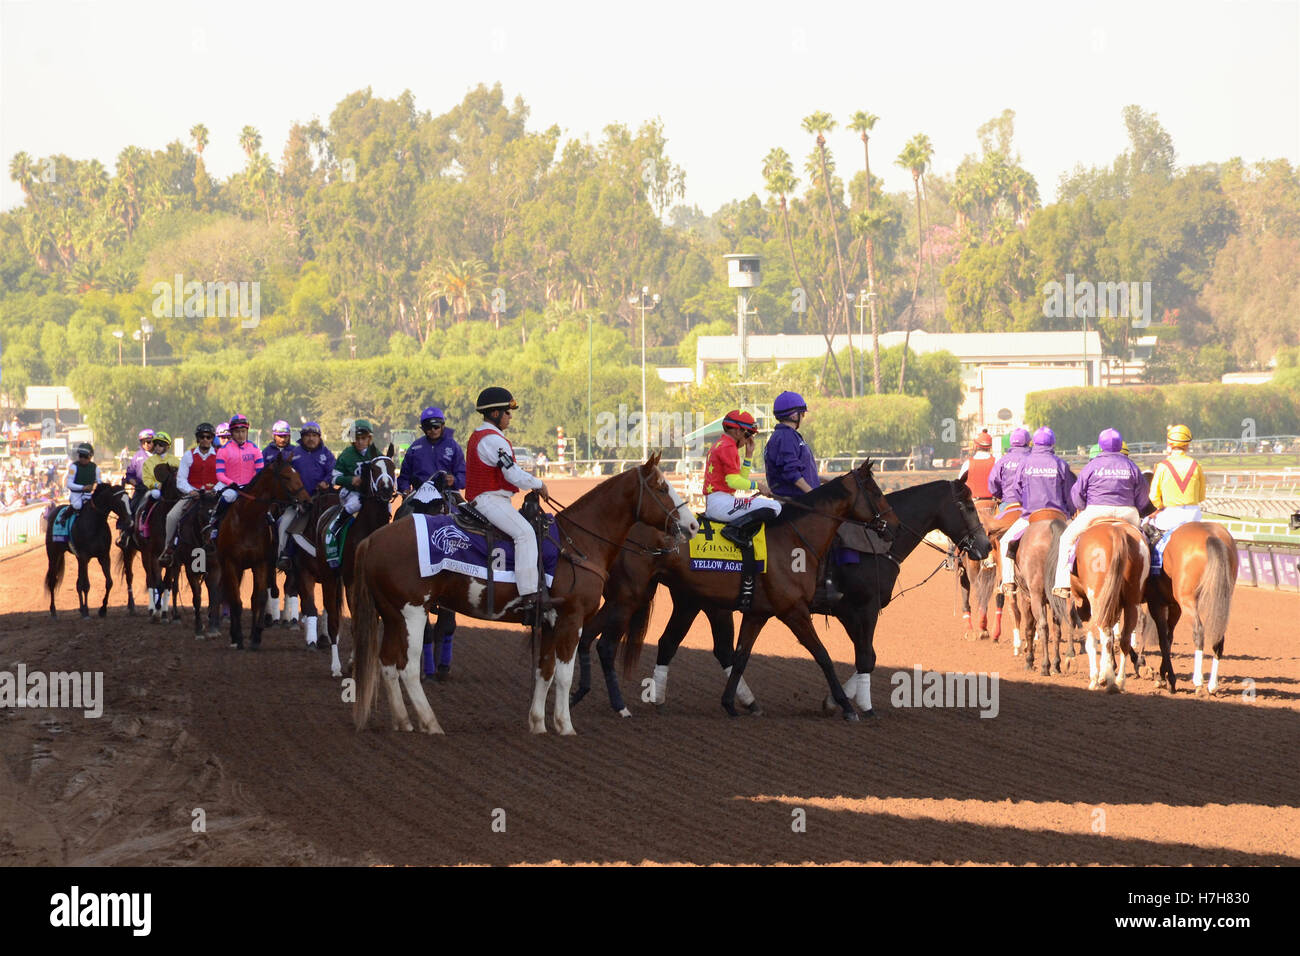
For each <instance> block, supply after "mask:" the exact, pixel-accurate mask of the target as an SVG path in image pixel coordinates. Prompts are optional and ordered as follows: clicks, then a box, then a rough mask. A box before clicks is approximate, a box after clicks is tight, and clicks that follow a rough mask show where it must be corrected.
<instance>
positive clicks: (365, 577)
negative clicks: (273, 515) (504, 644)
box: [349, 453, 696, 735]
mask: <svg viewBox="0 0 1300 956" xmlns="http://www.w3.org/2000/svg"><path fill="white" fill-rule="evenodd" d="M683 515H686V516H687V517H686V518H683ZM555 521H556V525H557V529H558V532H559V540H560V541H561V543H562V546H561V548H560V561H559V564H558V565H557V566H556V569H555V577H554V583H553V584H552V586H551V589H550V590H551V593H552V595H554V597H552V599H551V606H550V607H549V608H547V609H546V610H545V611H544V612H543V613H542V615H541V623H540V626H539V634H540V640H539V642H538V648H537V662H536V668H537V669H536V671H535V672H534V678H535V680H534V685H533V695H532V706H531V708H530V709H529V712H528V728H529V730H531V731H532V732H533V733H535V734H542V733H546V710H545V708H546V695H547V693H548V691H549V690H550V687H551V682H552V680H554V682H555V685H556V693H555V705H554V718H555V729H556V731H557V732H559V733H560V734H564V735H568V734H573V733H574V732H575V731H574V729H573V723H572V721H571V720H570V718H569V689H570V687H571V685H572V683H573V665H574V654H575V651H576V650H577V647H578V640H579V639H580V638H581V636H582V628H583V626H584V625H585V624H586V623H587V622H588V621H589V620H590V619H591V617H592V616H593V615H594V614H595V613H596V609H597V607H598V606H599V605H600V599H601V593H602V592H603V590H604V587H605V582H606V580H607V579H608V577H609V569H610V566H611V565H613V563H614V559H615V558H616V557H617V556H618V554H619V552H620V549H621V548H623V547H624V546H625V545H624V543H623V542H624V539H625V538H626V537H627V534H628V531H629V530H631V528H632V526H633V525H634V524H636V523H637V522H638V521H641V522H645V523H646V524H652V525H657V526H659V527H661V528H664V529H665V530H666V531H668V532H669V533H672V534H676V533H678V532H680V533H683V534H693V533H694V528H695V527H696V523H695V520H694V518H693V517H690V516H689V511H688V510H687V508H686V506H685V505H684V504H683V502H682V500H681V498H680V497H678V495H677V494H676V492H674V491H673V489H672V487H671V486H670V485H669V484H668V483H667V482H666V481H665V480H664V476H663V474H662V473H661V472H660V471H659V455H658V454H657V453H656V454H654V455H652V456H651V457H650V459H649V460H648V461H646V463H645V464H643V465H638V466H636V467H634V468H631V469H629V470H628V471H625V472H623V473H622V474H621V475H617V476H615V477H613V478H610V479H608V480H607V481H604V482H601V484H599V485H598V486H596V487H595V488H594V489H592V490H591V491H589V492H587V494H585V495H583V496H582V497H581V498H579V499H578V500H577V501H575V502H574V503H573V504H572V505H570V506H569V507H567V508H565V509H564V510H563V511H561V512H560V513H559V514H558V515H556V517H555ZM627 546H629V547H630V546H631V545H627ZM355 575H356V576H355V578H354V580H353V583H352V588H351V591H350V600H349V603H350V604H351V606H352V614H353V621H352V631H353V645H354V650H353V654H354V658H355V671H354V675H355V677H356V681H357V684H356V692H357V695H356V703H355V707H354V711H353V716H354V719H355V722H356V726H357V729H358V730H360V729H362V728H364V727H365V726H366V723H367V721H368V720H369V718H370V713H371V711H372V710H373V709H374V705H375V698H376V696H377V693H378V692H377V684H378V678H379V677H380V676H382V678H383V682H384V686H385V687H386V688H387V690H388V702H389V707H390V709H391V712H392V720H393V728H394V729H395V730H412V729H414V728H413V727H412V725H411V720H410V718H409V717H408V715H407V710H406V705H405V703H404V702H403V700H402V687H403V686H405V688H406V693H407V694H408V695H409V696H410V698H411V704H412V706H413V707H414V709H415V717H416V721H417V722H418V724H419V727H420V730H422V731H424V732H425V733H430V734H440V733H442V732H443V731H442V727H440V726H439V724H438V719H437V718H436V717H435V716H434V713H433V708H432V707H430V706H429V700H428V698H427V697H426V696H425V693H424V688H423V687H422V686H421V684H420V651H421V648H422V646H423V643H424V625H425V621H426V620H427V618H426V613H427V612H429V611H436V610H438V609H439V608H445V609H447V610H451V611H456V612H457V613H460V614H467V615H469V616H470V617H475V618H479V619H486V620H504V621H511V622H515V623H523V618H522V615H521V613H520V611H519V610H517V609H515V608H516V605H517V601H516V598H517V596H518V592H517V591H516V590H515V586H514V584H513V583H512V582H497V583H496V584H495V585H494V587H495V588H496V591H495V594H494V601H493V605H494V607H495V608H497V609H498V610H497V611H496V613H494V614H491V615H489V613H488V608H487V594H486V592H487V588H486V586H485V583H484V582H483V581H482V580H480V579H478V578H474V577H470V576H468V575H464V574H459V573H456V572H452V571H446V570H444V571H442V572H440V573H438V574H435V575H433V576H432V577H427V578H426V577H421V576H420V566H419V559H418V552H417V542H416V522H415V516H409V517H406V518H403V519H402V520H400V521H397V522H394V523H393V524H389V525H385V526H384V527H382V528H380V529H378V530H377V531H375V532H374V533H373V534H371V535H370V536H369V537H368V538H366V539H365V540H364V541H362V542H361V544H360V546H359V547H358V548H357V555H356V569H355ZM381 620H382V621H383V631H382V634H381V632H380V629H379V626H378V625H379V622H380V621H381ZM399 680H400V684H399Z"/></svg>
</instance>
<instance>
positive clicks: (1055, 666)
mask: <svg viewBox="0 0 1300 956" xmlns="http://www.w3.org/2000/svg"><path fill="white" fill-rule="evenodd" d="M1052 673H1053V674H1060V673H1061V662H1060V661H1053V662H1052Z"/></svg>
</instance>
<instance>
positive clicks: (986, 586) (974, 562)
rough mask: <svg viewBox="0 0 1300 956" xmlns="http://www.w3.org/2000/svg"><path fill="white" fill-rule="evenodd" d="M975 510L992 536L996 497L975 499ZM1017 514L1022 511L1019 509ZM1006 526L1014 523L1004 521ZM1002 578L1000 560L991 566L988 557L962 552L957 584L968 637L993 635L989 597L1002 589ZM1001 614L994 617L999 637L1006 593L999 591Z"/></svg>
mask: <svg viewBox="0 0 1300 956" xmlns="http://www.w3.org/2000/svg"><path fill="white" fill-rule="evenodd" d="M975 511H976V513H977V514H978V515H979V520H980V524H981V525H983V527H984V533H985V535H986V536H988V537H989V539H990V540H992V536H991V533H990V531H989V527H990V525H992V524H993V523H994V522H996V521H997V520H998V519H997V517H996V514H995V511H996V509H995V508H994V507H993V502H992V500H987V499H986V500H981V501H977V502H975ZM1016 513H1017V515H1018V514H1019V511H1018V510H1017V512H1016ZM1003 527H1004V530H1005V528H1007V527H1010V524H1004V525H1003ZM997 580H998V574H997V565H996V562H995V563H994V564H993V565H992V566H989V563H988V561H987V560H986V559H976V558H972V557H971V556H970V555H968V554H964V553H963V554H960V555H958V559H957V586H958V588H959V589H960V591H961V610H962V614H961V617H962V623H963V624H965V625H966V632H965V635H964V636H965V638H966V640H968V641H976V640H979V641H986V640H988V639H989V637H990V634H989V629H988V628H989V598H991V597H992V596H993V594H994V592H995V591H997V590H998V589H997V588H996V587H995V584H996V583H997ZM972 596H973V597H974V603H975V608H976V612H975V614H974V621H973V623H974V627H972V626H971V625H972V614H971V598H972ZM997 597H998V601H997V614H996V616H995V617H994V625H993V626H994V634H993V635H992V637H993V639H994V640H997V639H998V637H1000V636H1001V633H1002V594H1001V593H998V595H997Z"/></svg>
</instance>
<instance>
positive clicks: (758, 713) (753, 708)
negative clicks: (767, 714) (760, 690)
mask: <svg viewBox="0 0 1300 956" xmlns="http://www.w3.org/2000/svg"><path fill="white" fill-rule="evenodd" d="M745 709H746V710H747V711H749V716H751V717H762V716H763V708H762V707H760V706H759V703H758V701H754V702H753V703H752V704H746V705H745Z"/></svg>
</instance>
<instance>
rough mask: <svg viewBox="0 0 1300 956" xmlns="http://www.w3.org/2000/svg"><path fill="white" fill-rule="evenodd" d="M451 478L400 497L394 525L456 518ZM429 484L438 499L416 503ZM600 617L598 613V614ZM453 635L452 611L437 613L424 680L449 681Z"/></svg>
mask: <svg viewBox="0 0 1300 956" xmlns="http://www.w3.org/2000/svg"><path fill="white" fill-rule="evenodd" d="M450 480H451V476H449V475H447V474H446V473H445V472H439V473H437V474H435V475H434V476H433V477H432V478H430V479H429V480H428V481H426V482H425V483H424V484H423V485H421V486H420V487H419V488H413V489H412V490H411V491H409V492H407V493H406V494H404V495H403V496H402V503H401V504H400V505H399V506H398V508H397V511H396V512H394V514H393V520H394V521H400V520H401V519H402V518H405V517H406V516H407V515H409V514H412V513H420V514H432V515H448V514H455V513H456V512H457V511H458V510H459V506H460V505H462V504H464V503H465V499H464V498H462V497H461V496H460V493H459V492H458V491H456V490H455V489H453V488H444V487H443V485H444V484H445V483H448V482H450ZM430 483H433V484H434V486H435V487H436V488H437V489H438V495H437V497H436V498H433V499H432V500H429V501H420V500H417V495H419V494H420V492H421V491H423V490H424V489H425V487H426V486H428V485H429V484H430ZM597 613H599V612H597ZM455 633H456V614H455V612H454V611H448V610H447V609H446V608H443V609H441V610H439V612H438V617H437V619H436V620H435V621H434V622H433V623H432V624H429V623H426V624H425V625H424V644H425V646H426V647H429V646H430V645H432V650H431V651H430V653H429V658H428V659H429V661H430V662H433V663H434V664H435V670H434V671H433V672H432V673H430V672H427V671H426V672H425V675H424V676H425V677H433V679H434V680H437V681H446V680H450V679H451V655H452V638H453V636H454V635H455ZM587 667H588V674H587V679H588V682H589V683H590V680H591V674H590V668H591V665H590V662H589V663H588V665H587Z"/></svg>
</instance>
